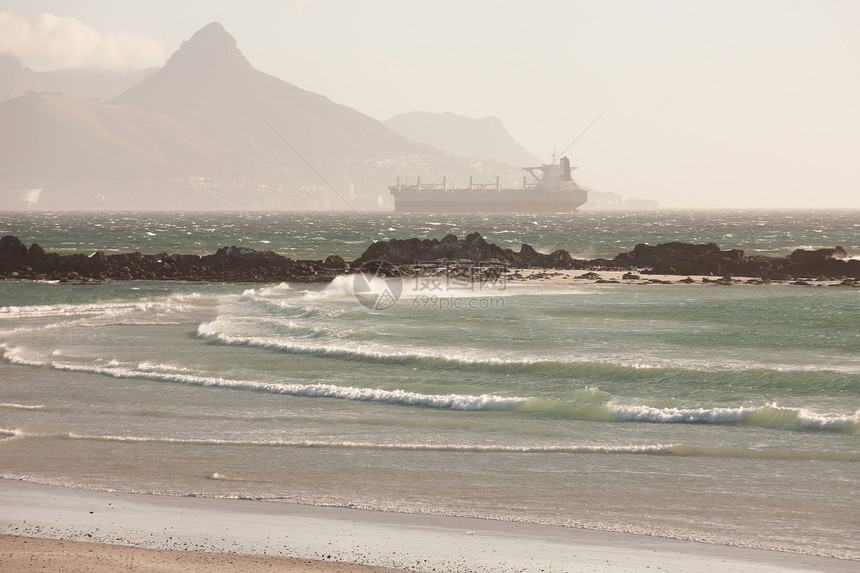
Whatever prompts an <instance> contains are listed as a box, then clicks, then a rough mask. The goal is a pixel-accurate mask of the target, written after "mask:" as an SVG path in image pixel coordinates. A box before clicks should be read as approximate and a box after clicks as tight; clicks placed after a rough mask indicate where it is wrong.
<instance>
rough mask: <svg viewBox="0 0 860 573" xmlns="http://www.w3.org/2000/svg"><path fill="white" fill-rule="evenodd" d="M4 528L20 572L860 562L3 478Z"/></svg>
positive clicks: (808, 566) (850, 565) (693, 567)
mask: <svg viewBox="0 0 860 573" xmlns="http://www.w3.org/2000/svg"><path fill="white" fill-rule="evenodd" d="M0 534H4V535H2V536H0V563H2V564H3V567H2V568H0V569H3V570H10V571H22V572H29V571H58V570H60V569H61V570H62V571H64V572H65V573H69V572H71V571H95V572H99V571H118V570H119V571H267V570H279V571H297V572H304V571H320V572H323V571H330V572H348V573H365V572H374V571H376V572H378V571H391V570H400V571H418V572H431V571H436V572H475V573H484V572H490V571H492V572H494V573H513V572H524V571H553V572H557V573H564V572H627V571H630V572H633V571H645V570H655V571H659V570H664V571H666V570H668V571H697V572H698V571H714V572H716V571H720V572H722V571H746V572H753V573H755V572H761V573H766V572H770V573H774V572H789V571H831V572H843V571H844V572H848V571H856V568H857V565H858V563H857V562H856V561H845V560H838V559H830V558H824V557H816V556H809V555H800V554H793V553H785V552H776V551H766V550H760V549H752V548H740V547H726V546H719V545H711V544H705V543H697V542H694V541H680V540H674V539H666V538H660V537H650V536H643V535H633V534H626V533H612V532H603V531H591V530H583V529H574V528H565V527H550V526H541V525H532V524H520V523H510V522H500V521H490V520H481V519H469V518H457V517H445V516H431V515H407V514H398V513H386V512H377V511H364V510H354V509H346V508H331V507H313V506H303V505H296V504H288V503H277V502H263V501H252V500H240V499H208V498H195V497H170V496H155V495H143V494H126V493H109V492H95V491H87V490H77V489H70V488H63V487H56V486H47V485H38V484H32V483H28V482H22V481H16V480H6V479H0ZM34 538H37V539H34ZM284 558H289V559H284ZM353 564H355V565H353Z"/></svg>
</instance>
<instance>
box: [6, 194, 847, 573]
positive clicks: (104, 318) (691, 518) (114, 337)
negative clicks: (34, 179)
mask: <svg viewBox="0 0 860 573" xmlns="http://www.w3.org/2000/svg"><path fill="white" fill-rule="evenodd" d="M473 231H479V232H481V233H483V234H484V235H485V236H486V237H487V239H488V240H489V241H490V242H495V243H497V244H499V245H501V246H503V247H512V248H516V249H518V248H519V246H520V244H521V243H523V242H527V243H530V244H532V245H533V246H534V247H535V248H537V249H538V250H542V251H544V252H546V251H550V250H555V249H558V248H564V249H568V250H570V251H571V253H572V254H574V256H580V257H583V256H588V257H598V256H603V257H609V258H611V257H613V256H615V255H616V254H618V253H620V252H624V251H629V250H631V249H632V248H633V247H634V246H635V244H636V243H638V242H648V243H651V244H655V243H658V242H668V241H676V240H677V241H685V242H702V243H704V242H711V241H713V242H716V243H718V244H719V245H720V246H721V247H722V248H724V249H726V248H741V249H744V250H746V251H747V253H761V254H769V255H780V256H784V255H787V254H788V253H790V252H791V251H792V250H793V249H795V248H819V247H833V246H835V245H837V244H838V245H841V246H843V247H844V248H845V249H846V250H847V251H848V252H849V254H851V255H852V256H857V255H858V254H860V218H858V213H857V212H856V211H855V212H836V211H830V212H789V211H783V212H769V213H766V212H749V213H744V212H728V213H704V212H690V213H672V212H667V213H649V214H629V215H624V214H606V213H582V214H579V215H577V216H575V217H569V216H566V217H561V216H543V217H534V216H531V217H525V216H510V217H493V218H490V217H488V218H480V217H478V218H473V219H472V220H467V219H465V218H462V217H457V216H450V215H449V216H425V217H421V218H418V217H404V216H395V215H365V214H362V215H353V214H348V215H347V214H339V215H336V216H329V215H318V214H283V213H273V214H260V213H242V214H214V213H212V214H160V213H144V214H129V213H123V214H119V213H113V214H112V213H86V214H83V213H81V214H62V215H60V214H52V213H29V214H28V213H15V214H9V213H4V214H3V216H2V218H0V235H6V234H14V235H16V236H18V237H19V238H20V239H21V240H22V241H24V242H25V243H27V244H28V245H29V244H30V243H32V242H37V243H39V244H40V245H42V246H43V247H44V248H45V249H46V250H49V251H50V250H61V251H63V252H84V253H89V252H92V251H95V250H97V249H101V250H105V251H106V252H128V251H134V250H140V251H142V252H146V253H155V252H159V251H167V252H171V253H172V252H181V253H188V252H196V253H200V254H205V253H210V252H214V250H215V249H217V248H218V247H221V246H226V245H231V244H235V245H236V246H241V247H251V248H258V249H270V250H273V251H276V252H279V253H281V254H284V255H287V256H291V257H293V258H315V259H319V258H324V257H325V256H327V255H329V254H341V255H342V256H344V258H346V259H348V260H349V259H352V258H354V257H357V256H358V255H359V254H361V252H362V251H363V250H364V249H365V248H366V247H367V246H368V245H369V244H370V242H371V241H372V240H379V239H388V238H408V237H412V236H417V237H422V238H424V237H436V238H441V237H442V236H444V235H445V234H447V233H449V232H453V233H455V234H457V235H459V236H464V235H465V234H467V233H469V232H473ZM354 287H355V285H354V283H353V281H352V280H351V279H350V278H346V277H341V278H338V279H335V281H333V282H332V283H331V284H328V285H304V284H281V285H242V284H206V283H201V284H198V283H194V284H192V283H172V282H147V281H135V282H125V283H123V282H114V283H107V284H103V285H98V286H92V285H91V286H82V285H81V286H74V285H60V284H50V283H32V282H12V281H7V282H3V283H0V356H2V361H0V379H2V381H3V382H2V384H0V459H2V460H3V465H2V468H0V475H2V476H3V477H6V478H16V479H25V480H30V481H35V482H40V483H52V484H59V485H65V486H69V487H81V488H91V489H98V490H120V491H132V492H152V493H159V494H166V495H199V496H224V497H247V498H254V499H267V500H281V501H294V502H300V503H309V504H323V505H337V506H348V507H362V508H372V509H382V510H392V511H403V512H422V513H439V514H449V515H467V516H479V517H486V518H492V519H504V520H519V521H528V522H538V523H546V524H551V525H557V526H580V527H588V528H595V529H606V530H615V531H631V532H640V533H648V534H653V535H660V536H668V537H678V538H683V539H698V540H704V541H709V542H714V543H723V544H737V545H746V546H755V547H766V548H774V549H783V550H789V551H799V552H803V553H810V554H820V555H829V556H837V557H841V558H848V559H860V552H858V547H857V543H856V537H857V518H856V516H857V515H858V512H860V493H859V492H860V487H858V485H860V483H858V477H857V476H858V475H860V471H858V470H860V352H858V350H860V331H858V329H857V325H858V324H860V305H858V304H857V302H858V298H857V297H858V292H857V289H851V288H835V287H798V286H791V285H768V286H743V285H735V286H731V287H717V286H710V285H703V284H698V285H648V286H629V285H597V284H590V285H583V286H571V285H565V284H540V283H535V282H532V283H511V282H501V283H496V284H487V285H478V286H474V285H472V286H469V287H466V286H464V285H457V284H453V283H442V284H429V283H421V282H410V281H407V282H406V283H405V284H404V291H403V294H402V296H401V297H400V300H399V301H398V302H397V304H396V305H394V306H393V307H392V308H389V309H387V310H384V311H370V310H368V309H366V308H365V307H363V306H362V305H360V304H359V302H358V301H357V299H356V296H355V288H354ZM442 301H448V302H447V303H445V304H444V305H443V302H442Z"/></svg>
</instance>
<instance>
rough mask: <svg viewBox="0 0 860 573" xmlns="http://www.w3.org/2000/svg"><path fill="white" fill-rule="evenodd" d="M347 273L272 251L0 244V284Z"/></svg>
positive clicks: (336, 261) (335, 259)
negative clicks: (113, 250)
mask: <svg viewBox="0 0 860 573" xmlns="http://www.w3.org/2000/svg"><path fill="white" fill-rule="evenodd" d="M348 269H349V265H348V263H346V262H344V260H343V259H342V258H341V257H339V256H336V255H333V256H330V257H328V258H327V259H325V260H324V261H322V260H309V261H294V260H292V259H289V258H286V257H283V256H281V255H279V254H277V253H273V252H271V251H256V250H254V249H243V248H239V247H223V248H221V249H218V251H217V252H216V253H214V254H211V255H203V256H200V255H179V254H174V255H169V254H167V253H158V254H155V255H144V254H141V253H124V254H118V255H106V254H105V253H104V252H102V251H96V252H95V253H93V254H92V255H89V256H88V255H84V254H72V255H60V254H58V253H46V252H45V250H44V249H43V248H42V247H40V246H39V245H37V244H36V243H33V244H32V245H30V246H29V247H27V246H26V245H24V244H23V243H22V242H21V241H20V240H19V239H18V238H17V237H14V236H11V235H9V236H6V237H3V238H2V239H0V278H3V279H32V280H59V281H84V280H185V281H220V282H280V281H292V282H327V281H330V280H331V279H332V277H334V276H335V275H336V274H340V273H343V272H345V271H347V270H348Z"/></svg>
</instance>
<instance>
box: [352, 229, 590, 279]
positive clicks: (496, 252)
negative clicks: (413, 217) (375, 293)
mask: <svg viewBox="0 0 860 573" xmlns="http://www.w3.org/2000/svg"><path fill="white" fill-rule="evenodd" d="M376 261H385V262H386V263H389V264H392V265H398V266H401V267H403V268H404V270H408V267H409V266H410V265H422V264H446V263H449V262H452V263H471V264H477V263H481V264H503V265H507V266H511V267H516V268H542V269H583V268H587V267H586V266H584V265H587V264H588V261H578V260H576V259H574V258H573V257H571V256H570V253H568V252H567V251H564V250H561V249H559V250H557V251H554V252H552V253H549V254H543V253H539V252H537V251H535V250H534V249H533V248H532V247H531V246H530V245H527V244H523V245H522V247H521V248H520V250H519V251H515V250H513V249H503V248H502V247H499V246H498V245H496V244H495V243H488V242H487V241H486V239H484V237H482V236H481V234H480V233H472V234H470V235H467V236H466V238H465V239H458V238H457V236H456V235H446V236H445V237H444V238H442V239H441V240H440V239H415V238H412V239H391V240H390V241H377V242H375V243H373V244H372V245H370V247H368V248H367V250H366V251H364V253H363V254H362V255H361V256H360V257H359V258H357V259H356V260H355V261H353V262H352V266H353V267H361V266H362V265H368V264H372V263H374V262H376Z"/></svg>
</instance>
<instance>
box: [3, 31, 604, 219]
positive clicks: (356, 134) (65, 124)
mask: <svg viewBox="0 0 860 573" xmlns="http://www.w3.org/2000/svg"><path fill="white" fill-rule="evenodd" d="M22 92H23V93H24V95H20V94H21V93H22ZM58 92H63V93H62V94H61V93H58ZM117 92H121V93H119V95H116V96H115V97H111V96H112V94H114V93H117ZM70 95H72V96H76V97H69V96H70ZM13 96H17V97H13ZM0 98H10V99H6V100H5V101H2V102H0V126H2V130H0V200H2V191H4V190H9V189H24V188H29V187H43V188H44V191H43V193H42V197H41V199H40V201H39V206H40V207H42V208H52V209H64V208H110V209H117V208H123V209H204V208H205V209H212V208H228V209H324V208H331V209H350V208H352V209H356V210H361V209H379V208H386V207H388V208H390V204H391V203H390V195H389V193H388V190H387V185H390V184H392V183H393V182H394V180H395V179H396V178H397V176H399V175H410V176H415V175H420V176H421V177H422V179H424V180H428V181H429V180H433V179H434V178H441V176H442V175H448V176H449V181H452V182H456V181H463V182H465V181H467V180H468V178H469V176H470V175H475V176H477V177H478V178H481V177H483V178H486V179H488V180H489V179H491V178H494V177H495V176H496V175H501V176H502V178H503V180H504V181H506V182H509V184H516V183H517V182H518V181H521V178H522V172H521V171H520V170H519V167H520V166H521V165H527V164H535V165H536V164H539V163H540V161H539V160H538V159H537V158H536V157H534V156H532V155H531V154H529V153H528V152H527V151H526V150H525V149H523V148H522V146H520V145H519V144H517V143H516V141H514V139H513V138H512V137H511V136H510V134H509V133H508V132H507V131H506V130H505V129H504V127H503V125H502V123H501V121H500V120H498V119H495V118H483V119H478V120H472V119H469V118H462V117H459V116H454V115H452V114H443V116H436V118H435V124H436V125H437V127H440V128H442V129H441V130H439V129H436V130H434V129H431V124H433V123H434V119H433V117H431V116H430V115H429V114H421V113H414V114H406V115H404V116H398V117H395V118H392V119H390V120H388V121H387V122H385V124H383V123H382V122H380V121H377V120H375V119H373V118H371V117H368V116H367V115H364V114H362V113H360V112H358V111H356V110H353V109H351V108H349V107H346V106H343V105H339V104H337V103H335V102H332V101H330V100H329V99H328V98H326V97H324V96H322V95H318V94H314V93H311V92H308V91H306V90H303V89H301V88H299V87H297V86H294V85H292V84H289V83H287V82H285V81H283V80H280V79H278V78H275V77H273V76H270V75H268V74H265V73H263V72H260V71H258V70H256V69H255V68H254V67H253V66H252V65H251V63H250V62H248V60H247V59H246V58H245V57H244V56H243V55H242V53H241V52H240V51H239V49H238V48H237V46H236V42H235V40H234V39H233V37H232V36H230V34H228V33H227V32H226V31H225V30H224V28H223V27H222V26H221V25H220V24H218V23H212V24H209V25H207V26H205V27H204V28H202V29H201V30H199V31H198V32H197V33H195V34H194V35H193V36H192V37H191V38H190V39H189V40H187V41H186V42H184V43H183V45H182V46H181V47H180V48H179V50H177V51H176V52H175V53H174V54H173V55H172V56H171V58H170V59H169V60H168V61H167V63H166V64H165V65H164V66H163V67H162V68H160V69H158V70H155V71H153V70H142V71H137V72H128V73H125V74H111V73H110V72H96V71H93V70H82V71H59V72H33V71H31V70H28V69H27V68H24V67H23V66H21V64H20V62H18V61H17V60H14V59H12V58H9V57H8V56H7V57H3V58H0ZM443 150H444V151H443ZM467 157H474V158H475V159H467ZM598 196H599V194H598ZM598 196H595V195H594V194H592V197H593V199H597V200H598V201H599V198H598ZM591 206H595V205H594V204H593V203H592V205H591ZM5 207H7V206H5V205H4V206H0V209H2V208H5Z"/></svg>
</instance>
